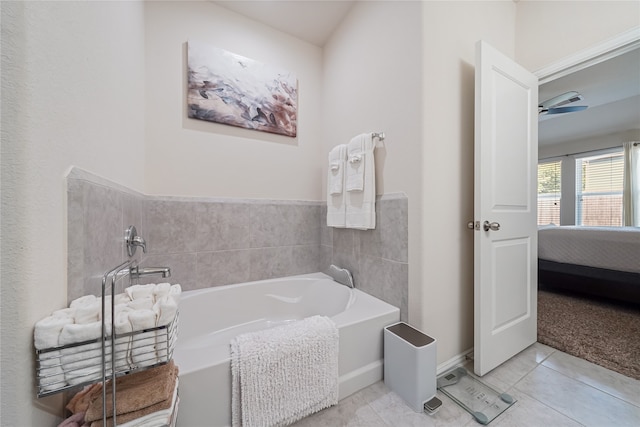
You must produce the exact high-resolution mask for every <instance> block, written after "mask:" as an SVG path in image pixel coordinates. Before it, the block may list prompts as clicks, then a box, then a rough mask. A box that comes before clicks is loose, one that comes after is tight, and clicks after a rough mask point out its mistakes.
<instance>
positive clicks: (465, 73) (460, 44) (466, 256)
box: [409, 1, 516, 364]
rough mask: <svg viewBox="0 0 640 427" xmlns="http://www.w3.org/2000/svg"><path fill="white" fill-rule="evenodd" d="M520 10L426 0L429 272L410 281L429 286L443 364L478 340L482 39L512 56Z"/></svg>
mask: <svg viewBox="0 0 640 427" xmlns="http://www.w3.org/2000/svg"><path fill="white" fill-rule="evenodd" d="M515 13H516V4H515V3H512V2H475V1H471V2H426V3H424V10H423V19H424V21H423V26H424V35H423V40H424V50H423V54H422V60H423V63H424V66H423V69H424V73H425V77H424V81H425V84H424V89H423V104H424V116H423V129H424V131H423V133H424V141H423V158H422V173H423V181H422V191H423V204H422V207H421V221H422V225H423V228H422V247H423V250H422V253H421V255H420V262H421V264H422V269H423V273H422V280H421V281H420V283H417V284H416V283H412V284H411V285H412V286H414V287H416V286H420V287H422V292H421V298H420V300H419V304H420V306H421V307H420V311H421V314H422V315H421V317H420V318H419V320H417V323H416V324H417V325H418V326H419V327H420V328H421V329H422V330H424V331H425V332H427V333H429V334H433V336H434V337H436V339H437V340H438V363H440V364H442V363H444V362H446V361H448V360H450V359H452V358H455V357H456V356H459V355H460V354H461V353H463V352H465V351H466V350H468V349H470V348H471V347H473V233H472V232H471V231H469V230H468V229H467V227H466V224H467V222H468V221H471V220H472V219H473V179H474V176H473V150H474V130H473V126H474V68H475V65H474V64H475V43H476V41H477V40H480V39H483V40H486V41H487V42H489V43H490V44H491V45H493V46H494V47H496V48H497V49H498V50H500V51H502V52H503V53H505V54H506V55H508V56H512V57H513V55H514V49H515V37H514V35H515ZM409 201H410V202H411V199H410V200H409ZM410 232H411V231H410ZM410 266H411V264H410ZM411 289H412V288H410V290H411ZM410 295H411V294H410ZM415 306H416V302H415V301H413V302H411V301H410V307H415ZM410 316H411V312H410ZM413 319H415V317H413ZM414 321H416V320H414Z"/></svg>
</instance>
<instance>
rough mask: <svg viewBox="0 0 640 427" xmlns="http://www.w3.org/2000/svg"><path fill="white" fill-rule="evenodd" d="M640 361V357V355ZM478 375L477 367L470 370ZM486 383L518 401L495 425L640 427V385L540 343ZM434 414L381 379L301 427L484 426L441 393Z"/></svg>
mask: <svg viewBox="0 0 640 427" xmlns="http://www.w3.org/2000/svg"><path fill="white" fill-rule="evenodd" d="M638 357H640V355H638ZM467 368H468V369H470V370H471V371H473V369H472V366H471V365H470V366H467ZM482 380H483V381H484V382H486V383H487V384H489V385H491V386H493V387H494V388H496V389H497V390H500V391H506V392H508V393H509V394H511V395H512V396H513V397H514V398H515V399H516V400H517V402H516V403H515V404H514V405H513V406H512V407H510V408H509V409H507V410H506V411H505V412H504V413H502V414H501V415H500V416H498V418H496V419H495V420H494V421H492V422H491V423H490V426H493V427H516V426H517V427H538V426H542V427H560V426H563V427H564V426H567V427H574V426H575V427H578V426H594V427H627V426H628V427H639V426H640V381H638V380H634V379H631V378H628V377H625V376H623V375H620V374H618V373H616V372H613V371H610V370H608V369H605V368H602V367H600V366H597V365H594V364H592V363H589V362H587V361H585V360H582V359H578V358H576V357H573V356H570V355H568V354H566V353H563V352H561V351H557V350H555V349H553V348H551V347H548V346H546V345H543V344H539V343H536V344H534V345H532V346H531V347H529V348H527V349H526V350H524V351H523V352H521V353H520V354H518V355H517V356H515V357H513V358H512V359H510V360H509V361H507V362H505V363H504V364H502V365H501V366H499V367H497V368H496V369H494V370H493V371H491V372H490V373H488V374H487V375H485V376H484V377H483V378H482ZM438 397H439V398H440V400H442V406H441V407H440V409H439V410H438V411H437V412H436V413H435V414H434V415H427V414H424V413H415V412H413V411H412V410H411V408H409V407H408V406H407V405H406V404H405V403H404V402H403V401H402V399H401V398H400V397H399V396H398V395H397V394H395V393H394V392H393V391H391V390H390V389H389V388H388V387H387V386H385V384H384V383H383V382H382V381H380V382H377V383H375V384H373V385H371V386H369V387H367V388H365V389H364V390H361V391H359V392H358V393H355V394H353V395H351V396H349V397H347V398H346V399H344V400H342V401H341V402H340V403H339V404H338V405H337V406H333V407H331V408H328V409H325V410H324V411H320V412H318V413H316V414H314V415H311V416H309V417H307V418H305V419H303V420H301V421H299V422H298V423H296V424H294V425H295V426H296V427H315V426H323V427H325V426H326V427H333V426H353V427H356V426H362V427H387V426H393V427H404V426H438V427H441V426H452V427H454V426H455V427H459V426H460V427H462V426H470V427H475V426H480V425H481V424H479V423H477V422H476V421H475V420H474V419H473V417H472V416H471V415H470V414H469V413H467V412H466V411H464V410H463V409H462V408H460V407H459V406H458V405H456V404H455V403H454V402H453V401H452V400H451V399H449V398H448V397H447V396H445V395H443V394H442V393H440V392H438Z"/></svg>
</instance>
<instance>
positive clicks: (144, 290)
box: [124, 283, 156, 300]
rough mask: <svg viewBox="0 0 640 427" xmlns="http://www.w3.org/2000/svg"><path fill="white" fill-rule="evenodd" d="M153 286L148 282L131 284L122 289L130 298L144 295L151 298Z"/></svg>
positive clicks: (143, 296)
mask: <svg viewBox="0 0 640 427" xmlns="http://www.w3.org/2000/svg"><path fill="white" fill-rule="evenodd" d="M155 286H156V285H155V284H153V283H149V284H148V285H133V286H129V287H128V288H126V289H125V290H124V291H125V293H126V294H127V295H128V296H129V298H131V299H132V300H134V299H138V298H145V297H151V298H153V289H154V288H155Z"/></svg>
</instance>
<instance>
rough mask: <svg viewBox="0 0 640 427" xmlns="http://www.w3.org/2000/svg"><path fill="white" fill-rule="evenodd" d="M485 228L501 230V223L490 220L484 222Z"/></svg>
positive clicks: (485, 229)
mask: <svg viewBox="0 0 640 427" xmlns="http://www.w3.org/2000/svg"><path fill="white" fill-rule="evenodd" d="M482 226H483V228H484V231H489V230H492V231H498V230H500V224H499V223H497V222H489V221H485V222H484V224H483V225H482Z"/></svg>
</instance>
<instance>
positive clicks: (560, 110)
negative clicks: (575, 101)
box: [546, 105, 589, 114]
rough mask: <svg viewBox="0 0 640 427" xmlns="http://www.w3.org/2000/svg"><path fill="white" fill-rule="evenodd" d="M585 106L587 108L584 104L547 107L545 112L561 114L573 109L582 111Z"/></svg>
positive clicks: (573, 110) (571, 111)
mask: <svg viewBox="0 0 640 427" xmlns="http://www.w3.org/2000/svg"><path fill="white" fill-rule="evenodd" d="M587 108H589V107H588V106H586V105H576V106H573V107H556V108H549V109H548V110H547V111H546V114H563V113H573V112H575V111H583V110H586V109H587Z"/></svg>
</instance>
